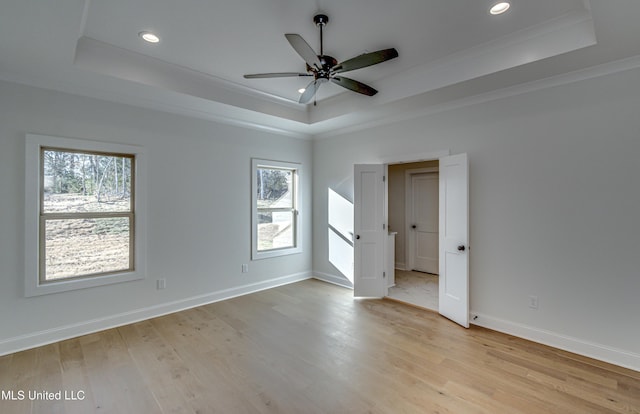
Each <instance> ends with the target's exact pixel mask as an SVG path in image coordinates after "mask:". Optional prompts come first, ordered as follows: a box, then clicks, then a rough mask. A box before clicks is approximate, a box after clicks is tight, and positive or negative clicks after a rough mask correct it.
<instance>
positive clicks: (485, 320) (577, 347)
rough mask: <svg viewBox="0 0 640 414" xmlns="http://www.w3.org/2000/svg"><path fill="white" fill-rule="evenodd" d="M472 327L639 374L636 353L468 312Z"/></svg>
mask: <svg viewBox="0 0 640 414" xmlns="http://www.w3.org/2000/svg"><path fill="white" fill-rule="evenodd" d="M471 314H472V321H471V323H472V324H473V325H477V326H482V327H484V328H488V329H491V330H494V331H498V332H502V333H506V334H509V335H513V336H517V337H519V338H524V339H528V340H530V341H533V342H538V343H541V344H544V345H548V346H551V347H553V348H558V349H561V350H563V351H568V352H572V353H574V354H579V355H582V356H586V357H589V358H593V359H597V360H600V361H604V362H608V363H610V364H614V365H618V366H621V367H624V368H629V369H632V370H634V371H640V354H636V353H633V352H629V351H625V350H622V349H616V348H613V347H610V346H607V345H602V344H598V343H595V342H589V341H585V340H582V339H578V338H573V337H570V336H566V335H562V334H559V333H557V332H552V331H547V330H544V329H538V328H534V327H531V326H527V325H523V324H519V323H515V322H511V321H506V320H504V319H499V318H494V317H491V316H488V315H483V314H480V313H477V312H472V313H471Z"/></svg>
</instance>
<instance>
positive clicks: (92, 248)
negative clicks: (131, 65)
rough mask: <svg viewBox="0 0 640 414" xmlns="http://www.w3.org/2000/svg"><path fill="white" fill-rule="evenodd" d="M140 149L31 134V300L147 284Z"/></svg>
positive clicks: (28, 213)
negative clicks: (95, 288)
mask: <svg viewBox="0 0 640 414" xmlns="http://www.w3.org/2000/svg"><path fill="white" fill-rule="evenodd" d="M140 155H141V153H140V149H139V148H137V147H133V146H128V145H118V144H106V143H94V142H90V141H79V140H71V139H66V138H55V137H45V136H37V135H28V136H27V164H26V165H27V174H26V177H27V205H26V207H27V208H26V211H27V217H26V227H27V232H26V237H27V249H28V252H27V254H26V258H27V263H26V265H27V266H26V269H27V272H28V274H27V285H26V292H27V295H28V296H32V295H39V294H44V293H54V292H60V291H64V290H70V289H78V288H85V287H92V286H98V285H104V284H110V283H115V282H122V281H128V280H135V279H140V278H142V277H143V273H142V272H141V271H140V270H141V263H139V260H140V257H141V256H140V254H138V252H137V249H138V248H139V247H140V243H139V242H138V241H139V237H140V235H139V234H138V231H139V230H140V228H141V226H139V225H138V221H139V216H140V214H139V211H138V210H139V206H140V203H139V202H138V198H139V191H138V185H137V184H138V183H139V181H140V180H139V171H138V170H139V166H140Z"/></svg>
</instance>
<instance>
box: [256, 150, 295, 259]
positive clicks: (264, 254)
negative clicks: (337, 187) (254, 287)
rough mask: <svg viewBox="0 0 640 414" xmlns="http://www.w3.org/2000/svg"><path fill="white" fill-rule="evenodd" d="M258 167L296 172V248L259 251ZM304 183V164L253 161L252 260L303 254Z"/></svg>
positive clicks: (262, 160)
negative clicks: (301, 190) (302, 184)
mask: <svg viewBox="0 0 640 414" xmlns="http://www.w3.org/2000/svg"><path fill="white" fill-rule="evenodd" d="M258 167H267V168H269V167H272V168H285V169H291V170H295V172H296V177H295V181H296V184H295V191H294V197H295V198H294V200H293V207H294V215H295V217H294V219H295V234H294V239H295V246H293V247H286V248H282V249H273V250H267V251H258V208H257V205H258V194H257V189H256V172H257V169H258ZM301 181H302V164H300V163H295V162H285V161H273V160H265V159H259V158H252V159H251V260H260V259H266V258H270V257H278V256H286V255H290V254H296V253H301V252H302V237H301V236H302V230H301V228H302V225H301V223H302V213H301V211H302V205H301V202H300V199H301V197H300V182H301Z"/></svg>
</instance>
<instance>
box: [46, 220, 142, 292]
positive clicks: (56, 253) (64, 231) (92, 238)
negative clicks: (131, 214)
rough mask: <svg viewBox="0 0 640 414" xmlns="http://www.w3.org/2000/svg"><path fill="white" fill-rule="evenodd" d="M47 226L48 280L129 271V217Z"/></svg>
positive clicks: (64, 222) (53, 221)
mask: <svg viewBox="0 0 640 414" xmlns="http://www.w3.org/2000/svg"><path fill="white" fill-rule="evenodd" d="M45 223H46V224H45V272H46V273H45V280H54V279H63V278H68V277H77V276H84V275H90V274H96V273H106V272H115V271H121V270H128V269H129V236H130V234H129V233H130V230H131V223H130V222H129V218H128V217H114V218H96V219H63V220H46V222H45Z"/></svg>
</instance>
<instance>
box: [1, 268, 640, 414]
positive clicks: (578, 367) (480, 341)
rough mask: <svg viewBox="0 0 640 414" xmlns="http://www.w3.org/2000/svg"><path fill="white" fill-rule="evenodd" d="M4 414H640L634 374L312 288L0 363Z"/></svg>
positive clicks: (271, 293) (192, 312)
mask: <svg viewBox="0 0 640 414" xmlns="http://www.w3.org/2000/svg"><path fill="white" fill-rule="evenodd" d="M0 389H2V390H20V389H23V390H40V391H57V390H62V391H65V390H66V391H78V390H83V391H84V392H85V393H86V394H85V395H84V397H85V398H84V399H83V400H81V401H79V400H76V401H68V400H67V401H28V400H23V401H8V400H3V401H0V412H1V413H2V414H5V413H10V414H13V413H36V414H38V413H47V414H48V413H53V412H59V413H92V412H94V413H178V414H185V413H247V414H253V413H256V414H276V413H292V414H297V413H302V412H304V413H305V414H306V413H310V414H325V413H375V414H378V413H379V414H384V413H394V414H395V413H438V414H444V413H451V414H460V413H464V414H466V413H480V414H496V413H498V414H499V413H509V414H512V413H513V414H537V413H540V414H542V413H545V414H547V413H558V414H560V413H562V414H574V413H575V414H589V413H593V414H596V413H597V414H609V413H611V414H640V373H638V372H636V371H631V370H628V369H625V368H621V367H616V366H612V365H610V364H607V363H604V362H602V361H595V360H592V359H589V358H586V357H583V356H579V355H575V354H571V353H569V352H565V351H561V350H557V349H553V348H549V347H546V346H543V345H540V344H535V343H532V342H529V341H526V340H524V339H521V338H515V337H511V336H508V335H504V334H500V333H497V332H493V331H490V330H488V329H484V328H479V327H471V328H470V329H463V328H460V327H459V326H457V325H455V324H453V323H452V322H450V321H449V320H447V319H444V318H442V317H440V316H439V315H438V314H437V313H434V312H429V311H425V310H420V309H416V308H413V307H410V306H406V305H404V304H402V303H397V302H393V301H386V300H354V299H353V297H352V291H349V290H346V289H343V288H340V287H337V286H334V285H330V284H327V283H323V282H320V281H316V280H308V281H304V282H299V283H294V284H290V285H285V286H281V287H278V288H275V289H271V290H266V291H261V292H257V293H254V294H251V295H247V296H242V297H238V298H234V299H231V300H227V301H222V302H218V303H213V304H210V305H206V306H201V307H198V308H194V309H189V310H185V311H182V312H178V313H175V314H171V315H166V316H163V317H159V318H154V319H151V320H147V321H142V322H138V323H135V324H131V325H127V326H122V327H119V328H115V329H110V330H106V331H103V332H98V333H95V334H91V335H86V336H83V337H79V338H75V339H70V340H67V341H62V342H60V343H56V344H51V345H47V346H44V347H40V348H36V349H32V350H28V351H23V352H19V353H16V354H12V355H7V356H4V357H0Z"/></svg>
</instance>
